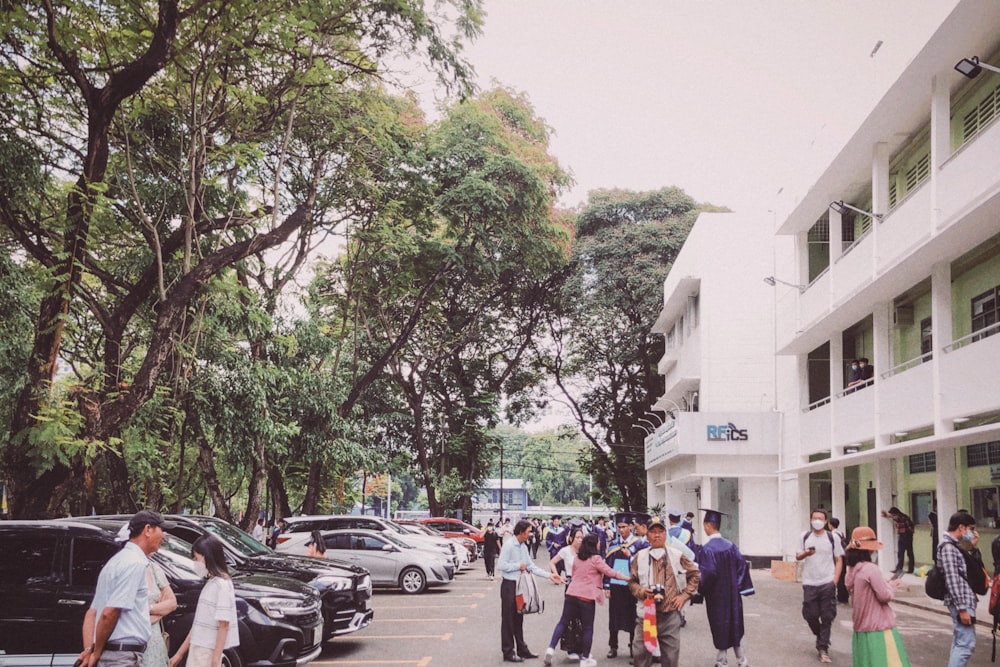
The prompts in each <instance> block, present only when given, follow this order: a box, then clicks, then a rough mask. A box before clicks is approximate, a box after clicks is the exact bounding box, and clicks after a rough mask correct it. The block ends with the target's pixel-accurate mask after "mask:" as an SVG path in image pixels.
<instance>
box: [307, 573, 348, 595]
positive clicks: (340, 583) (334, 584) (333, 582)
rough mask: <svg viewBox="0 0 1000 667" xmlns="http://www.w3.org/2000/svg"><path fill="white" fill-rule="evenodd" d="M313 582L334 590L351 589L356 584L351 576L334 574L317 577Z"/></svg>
mask: <svg viewBox="0 0 1000 667" xmlns="http://www.w3.org/2000/svg"><path fill="white" fill-rule="evenodd" d="M311 583H312V585H313V586H315V587H316V588H326V589H330V590H334V591H349V590H351V588H352V587H353V585H354V584H353V582H352V581H351V578H350V577H337V576H334V575H322V576H319V577H316V578H315V579H313V580H312V582H311Z"/></svg>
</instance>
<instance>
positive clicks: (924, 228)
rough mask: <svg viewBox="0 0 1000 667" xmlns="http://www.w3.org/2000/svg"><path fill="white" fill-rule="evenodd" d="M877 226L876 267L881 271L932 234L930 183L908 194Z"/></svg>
mask: <svg viewBox="0 0 1000 667" xmlns="http://www.w3.org/2000/svg"><path fill="white" fill-rule="evenodd" d="M876 224H877V225H878V230H877V233H878V240H877V246H878V247H877V249H876V252H877V253H878V258H877V263H876V266H877V270H878V272H879V273H881V272H882V271H883V270H884V269H885V268H886V267H888V266H893V265H894V264H896V263H897V262H899V260H900V259H901V258H904V257H907V256H908V255H911V254H912V253H913V250H914V249H915V248H916V247H917V246H919V245H920V244H921V243H923V242H925V241H926V240H927V238H928V237H929V236H930V233H931V184H930V181H926V182H924V183H923V185H921V186H920V187H919V188H917V189H916V190H914V191H913V192H911V193H909V194H908V195H907V196H906V198H905V199H904V200H903V201H901V202H900V203H899V205H898V206H896V208H894V209H893V210H892V211H891V212H890V213H889V215H888V216H886V218H885V219H884V220H882V222H880V223H876Z"/></svg>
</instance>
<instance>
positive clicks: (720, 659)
mask: <svg viewBox="0 0 1000 667" xmlns="http://www.w3.org/2000/svg"><path fill="white" fill-rule="evenodd" d="M722 516H723V513H722V512H718V511H716V510H705V521H704V524H703V526H704V529H705V543H704V544H702V545H701V550H700V551H699V552H698V569H699V570H701V583H700V584H699V586H698V592H699V593H701V595H702V596H703V597H704V598H705V612H706V613H707V614H708V626H709V627H710V628H711V630H712V643H713V644H714V645H715V650H716V651H717V654H716V657H715V665H716V667H725V666H726V665H728V664H729V660H728V658H727V656H726V654H727V653H728V651H729V649H733V653H734V654H735V655H736V660H737V663H736V664H737V665H739V667H747V664H748V663H747V657H746V651H745V650H744V648H743V632H744V630H745V628H744V625H743V596H745V595H753V594H754V587H753V582H752V581H751V580H750V567H749V566H748V565H747V561H746V559H745V558H744V557H743V554H742V553H740V549H739V547H737V546H736V545H735V544H733V543H732V542H730V541H729V540H727V539H726V538H724V537H723V536H722V534H721V533H720V532H719V526H720V525H721V524H722Z"/></svg>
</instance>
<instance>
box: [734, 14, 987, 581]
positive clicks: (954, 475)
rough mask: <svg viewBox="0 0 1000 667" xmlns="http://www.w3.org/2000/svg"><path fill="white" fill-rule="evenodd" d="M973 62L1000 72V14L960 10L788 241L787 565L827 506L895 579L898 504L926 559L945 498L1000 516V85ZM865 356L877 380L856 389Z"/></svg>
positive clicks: (796, 218) (981, 519)
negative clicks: (961, 66)
mask: <svg viewBox="0 0 1000 667" xmlns="http://www.w3.org/2000/svg"><path fill="white" fill-rule="evenodd" d="M972 56H978V57H980V58H982V61H983V62H984V63H996V64H1000V2H995V1H994V0H965V1H963V2H960V3H958V4H957V5H956V8H955V9H954V10H953V12H952V13H951V14H950V15H949V16H948V18H947V19H946V20H945V21H944V23H943V24H942V25H941V27H940V28H939V29H938V30H937V31H936V32H935V34H934V35H933V36H932V37H931V39H930V40H929V42H928V43H927V45H926V46H925V47H924V49H923V50H921V51H920V53H919V54H917V56H916V57H915V58H914V59H913V60H912V62H911V63H910V64H909V65H908V66H907V67H906V69H905V71H904V72H903V73H902V75H901V76H900V78H899V79H898V80H897V81H896V82H895V84H893V86H892V87H891V88H890V89H889V90H888V92H887V93H886V94H885V96H884V97H883V98H882V100H881V101H880V102H879V103H878V104H877V105H876V106H875V108H874V110H873V111H872V112H871V114H870V115H869V116H868V117H867V118H866V120H865V121H864V122H863V123H862V125H861V126H860V128H859V129H858V130H857V132H856V133H855V134H854V136H852V137H851V138H850V140H849V141H848V142H847V143H846V145H845V146H844V147H843V148H842V150H841V151H840V153H839V154H838V155H837V156H836V158H835V159H834V160H833V161H832V162H831V163H830V165H829V166H828V167H827V168H826V170H825V171H824V172H823V173H822V175H821V176H820V177H819V178H818V180H817V181H816V182H815V183H814V184H813V185H812V187H811V188H809V190H808V191H807V192H806V193H805V195H804V196H803V197H802V198H801V200H800V201H798V202H797V203H796V204H795V206H794V208H793V210H791V212H790V214H789V215H788V216H787V218H785V219H784V220H783V222H780V225H779V228H778V230H777V232H778V234H779V235H781V236H783V237H787V238H789V239H792V240H793V241H794V251H792V252H791V256H790V257H779V261H778V266H782V267H786V268H784V269H779V271H778V275H777V277H778V278H779V279H782V280H785V281H787V282H789V283H794V284H795V285H801V287H795V286H793V287H786V286H782V285H780V284H779V285H778V286H777V287H776V290H777V292H778V295H777V296H778V301H777V312H776V318H777V328H776V332H777V333H776V335H777V341H776V349H777V353H778V355H780V356H782V357H784V358H785V359H788V360H791V361H793V362H794V363H793V364H792V370H791V372H790V373H788V374H787V375H785V374H782V373H779V377H778V386H779V387H781V388H782V392H781V394H780V395H779V405H778V407H779V409H780V410H781V412H782V413H783V416H784V425H783V428H782V436H783V437H782V451H781V458H782V466H781V470H780V486H781V493H780V499H781V502H780V507H781V518H782V520H781V521H780V522H779V525H781V526H786V527H787V528H786V529H785V530H784V533H783V535H782V551H783V553H784V554H786V555H788V554H792V553H794V552H795V551H796V549H797V548H798V544H797V542H798V539H799V537H800V536H801V534H802V531H804V530H805V529H806V524H807V521H808V513H809V508H810V507H815V506H818V505H822V506H824V507H827V508H832V510H833V514H834V515H836V516H839V517H843V519H844V521H845V524H846V526H847V527H849V528H850V527H853V526H856V525H859V524H867V525H870V526H872V527H874V528H876V529H877V531H878V533H879V537H880V539H881V540H882V541H884V542H885V543H886V551H887V553H886V554H885V557H884V558H883V559H882V563H883V565H884V566H886V567H891V566H893V565H894V564H895V559H894V550H895V549H894V545H895V539H894V537H895V536H894V534H893V531H892V525H891V522H890V521H888V520H886V519H883V518H881V517H880V516H879V512H880V511H881V510H885V509H887V508H889V507H890V506H892V505H895V506H898V507H899V508H900V509H902V510H903V511H904V512H906V513H908V514H910V515H911V516H912V517H913V518H914V519H915V520H916V521H918V522H922V524H923V525H922V526H921V527H919V528H918V533H917V539H916V551H917V558H918V561H920V562H924V563H927V562H929V560H930V556H931V550H930V529H929V525H928V524H927V521H926V519H927V513H928V511H929V509H930V507H931V504H932V503H933V502H934V501H935V500H936V502H937V505H938V512H939V515H940V517H941V521H942V523H945V522H947V518H948V516H949V515H950V514H951V513H953V512H954V511H955V510H956V509H958V508H967V509H970V510H972V511H973V513H974V515H975V516H976V517H977V520H978V523H979V526H980V527H983V526H992V525H993V524H994V522H995V521H996V520H997V512H998V504H997V498H998V488H997V485H998V479H1000V381H998V380H1000V336H994V335H991V334H995V333H997V332H1000V323H998V320H1000V123H998V122H997V117H998V116H1000V74H998V73H995V72H992V71H989V70H986V69H984V70H983V71H982V72H981V73H980V74H979V75H978V77H976V78H974V79H970V78H967V77H966V76H963V74H961V73H959V72H958V71H956V63H958V62H959V61H960V60H961V59H963V58H969V57H972ZM841 201H842V202H845V203H846V204H848V205H850V207H838V206H834V207H833V208H831V203H832V202H841ZM852 207H853V208H852ZM835 208H839V209H841V211H840V212H838V211H837V210H834V209H835ZM752 282H753V281H752V278H751V277H748V278H747V284H748V285H749V284H750V283H752ZM855 357H868V358H869V359H871V360H872V361H873V363H874V369H875V374H874V381H873V383H872V384H871V385H870V386H867V387H864V388H862V389H859V390H856V391H851V390H849V389H848V388H847V387H846V373H847V370H846V368H847V367H848V365H849V363H850V360H851V359H852V358H855ZM786 387H787V388H789V391H785V388H786ZM942 528H944V526H942ZM994 533H995V531H993V532H991V531H986V534H985V535H984V537H983V543H984V544H986V543H987V542H986V540H987V539H992V535H993V534H994Z"/></svg>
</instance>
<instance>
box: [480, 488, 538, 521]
mask: <svg viewBox="0 0 1000 667" xmlns="http://www.w3.org/2000/svg"><path fill="white" fill-rule="evenodd" d="M526 486H527V485H526V484H525V482H524V480H523V479H504V480H502V483H501V480H500V479H488V480H486V481H485V482H483V485H482V487H481V488H480V489H478V490H477V491H476V492H475V494H473V496H472V505H473V508H474V509H473V511H474V512H475V513H476V514H479V513H482V512H487V513H489V512H493V513H497V514H499V512H500V502H501V489H502V492H503V513H504V515H505V516H506V515H507V514H508V513H509V514H513V515H516V516H521V515H524V514H527V512H528V489H527V488H526Z"/></svg>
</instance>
